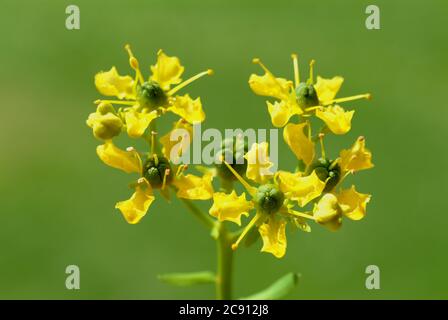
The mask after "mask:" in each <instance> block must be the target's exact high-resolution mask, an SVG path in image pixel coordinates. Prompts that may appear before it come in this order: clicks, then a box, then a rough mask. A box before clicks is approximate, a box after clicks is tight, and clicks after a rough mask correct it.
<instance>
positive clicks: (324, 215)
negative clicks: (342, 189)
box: [314, 193, 342, 231]
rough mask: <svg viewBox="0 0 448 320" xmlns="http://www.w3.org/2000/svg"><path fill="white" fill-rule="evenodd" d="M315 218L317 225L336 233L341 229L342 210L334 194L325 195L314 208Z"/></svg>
mask: <svg viewBox="0 0 448 320" xmlns="http://www.w3.org/2000/svg"><path fill="white" fill-rule="evenodd" d="M314 217H315V218H316V222H317V223H319V224H322V225H323V226H325V227H327V228H328V229H330V230H331V231H336V230H338V229H339V228H340V227H341V224H342V210H341V208H340V206H339V204H338V199H337V198H336V196H335V195H334V194H332V193H327V194H324V195H323V197H322V198H321V199H320V200H319V202H318V203H317V204H316V206H315V207H314Z"/></svg>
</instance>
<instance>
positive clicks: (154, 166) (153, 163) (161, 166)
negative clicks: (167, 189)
mask: <svg viewBox="0 0 448 320" xmlns="http://www.w3.org/2000/svg"><path fill="white" fill-rule="evenodd" d="M167 169H168V170H171V165H170V162H169V161H168V159H167V158H165V157H162V156H151V157H149V158H148V159H147V160H146V162H145V165H144V166H143V177H145V178H146V180H148V182H149V184H150V185H151V187H153V188H154V189H158V188H161V187H162V185H163V179H166V181H165V183H166V184H168V183H170V182H171V180H172V179H173V175H172V174H168V175H166V173H167ZM165 176H166V177H165Z"/></svg>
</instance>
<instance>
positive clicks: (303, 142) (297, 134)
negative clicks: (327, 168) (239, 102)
mask: <svg viewBox="0 0 448 320" xmlns="http://www.w3.org/2000/svg"><path fill="white" fill-rule="evenodd" d="M306 126H307V124H306V123H299V124H292V123H289V124H287V125H286V127H285V128H284V129H283V138H284V139H285V142H286V144H287V145H288V146H289V147H290V148H291V150H292V152H294V154H295V155H296V157H297V159H299V160H303V162H304V163H305V164H306V165H309V164H310V163H311V162H312V161H313V159H314V143H313V141H312V140H311V139H310V138H308V136H307V135H306V134H305V133H304V132H303V130H304V128H305V127H306Z"/></svg>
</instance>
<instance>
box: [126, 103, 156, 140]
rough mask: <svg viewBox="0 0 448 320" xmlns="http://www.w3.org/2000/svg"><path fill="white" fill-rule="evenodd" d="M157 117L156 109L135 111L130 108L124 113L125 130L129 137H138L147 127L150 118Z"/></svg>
mask: <svg viewBox="0 0 448 320" xmlns="http://www.w3.org/2000/svg"><path fill="white" fill-rule="evenodd" d="M157 117H158V114H157V111H156V110H154V111H151V112H149V113H143V112H137V111H136V110H134V109H130V110H128V111H127V112H126V114H125V120H126V130H127V133H128V135H129V137H131V138H140V137H141V136H142V135H143V134H144V133H145V130H146V129H147V128H148V126H149V124H150V123H151V121H152V120H154V119H155V118H157Z"/></svg>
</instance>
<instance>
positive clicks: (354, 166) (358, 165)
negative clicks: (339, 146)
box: [340, 137, 373, 171]
mask: <svg viewBox="0 0 448 320" xmlns="http://www.w3.org/2000/svg"><path fill="white" fill-rule="evenodd" d="M340 157H341V160H340V166H341V169H342V170H343V171H350V170H354V171H359V170H364V169H370V168H372V167H373V163H372V153H371V152H370V151H369V150H368V149H366V140H365V138H364V137H359V138H358V139H357V140H356V142H355V143H354V144H353V146H352V147H351V148H350V149H348V150H342V151H341V154H340Z"/></svg>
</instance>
